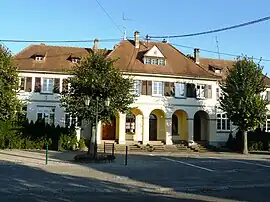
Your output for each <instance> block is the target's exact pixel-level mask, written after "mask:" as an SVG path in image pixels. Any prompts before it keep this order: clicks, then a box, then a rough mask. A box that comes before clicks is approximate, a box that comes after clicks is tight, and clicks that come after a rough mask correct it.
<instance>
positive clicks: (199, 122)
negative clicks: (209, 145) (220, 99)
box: [193, 110, 209, 141]
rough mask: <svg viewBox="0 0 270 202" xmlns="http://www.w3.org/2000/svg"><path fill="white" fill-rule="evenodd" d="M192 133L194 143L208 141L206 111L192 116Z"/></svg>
mask: <svg viewBox="0 0 270 202" xmlns="http://www.w3.org/2000/svg"><path fill="white" fill-rule="evenodd" d="M193 132H194V134H193V139H194V141H208V140H209V114H208V113H207V112H206V111H203V110H199V111H197V112H196V113H195V114H194V122H193Z"/></svg>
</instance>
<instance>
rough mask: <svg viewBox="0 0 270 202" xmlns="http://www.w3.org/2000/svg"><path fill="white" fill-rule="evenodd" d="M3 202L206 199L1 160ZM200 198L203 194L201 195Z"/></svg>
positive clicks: (0, 172)
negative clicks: (49, 170)
mask: <svg viewBox="0 0 270 202" xmlns="http://www.w3.org/2000/svg"><path fill="white" fill-rule="evenodd" d="M0 177H1V181H0V183H1V189H0V194H1V195H0V197H1V202H6V201H21V200H24V201H43V202H45V201H50V202H51V201H63V202H64V201H65V202H71V201H72V202H73V201H127V200H128V201H135V200H136V201H137V200H140V201H148V200H156V201H195V202H200V201H205V200H200V199H194V198H196V196H192V195H189V194H185V193H183V194H181V196H166V194H157V193H156V194H155V193H154V192H150V191H147V190H143V189H142V188H141V187H139V186H124V185H121V183H120V182H119V183H112V182H109V181H105V180H97V179H93V178H86V177H77V176H72V175H68V174H55V173H50V172H47V171H45V170H43V169H42V168H34V167H28V166H25V165H19V164H15V163H10V162H6V161H0ZM197 198H199V197H197Z"/></svg>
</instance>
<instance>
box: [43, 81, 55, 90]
mask: <svg viewBox="0 0 270 202" xmlns="http://www.w3.org/2000/svg"><path fill="white" fill-rule="evenodd" d="M53 80H54V79H52V78H43V83H42V92H43V93H53V87H54V82H53Z"/></svg>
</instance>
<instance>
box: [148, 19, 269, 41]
mask: <svg viewBox="0 0 270 202" xmlns="http://www.w3.org/2000/svg"><path fill="white" fill-rule="evenodd" d="M267 20H270V16H267V17H264V18H260V19H257V20H253V21H249V22H245V23H241V24H238V25H233V26H229V27H224V28H220V29H214V30H209V31H204V32H197V33H191V34H182V35H171V36H170V35H167V36H149V38H180V37H190V36H198V35H205V34H211V33H216V32H222V31H226V30H230V29H236V28H239V27H244V26H248V25H252V24H256V23H259V22H263V21H267Z"/></svg>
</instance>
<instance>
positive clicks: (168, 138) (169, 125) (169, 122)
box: [166, 117, 173, 145]
mask: <svg viewBox="0 0 270 202" xmlns="http://www.w3.org/2000/svg"><path fill="white" fill-rule="evenodd" d="M172 144H173V142H172V118H171V117H169V118H166V145H172Z"/></svg>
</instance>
